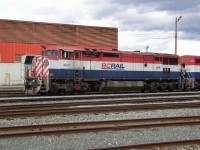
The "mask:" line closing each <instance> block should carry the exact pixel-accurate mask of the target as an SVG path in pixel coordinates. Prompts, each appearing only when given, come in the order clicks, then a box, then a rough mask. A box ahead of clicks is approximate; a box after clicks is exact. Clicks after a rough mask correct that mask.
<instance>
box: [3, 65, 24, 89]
mask: <svg viewBox="0 0 200 150" xmlns="http://www.w3.org/2000/svg"><path fill="white" fill-rule="evenodd" d="M0 68H1V72H0V85H21V84H23V78H22V64H21V63H0Z"/></svg>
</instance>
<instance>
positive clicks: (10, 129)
mask: <svg viewBox="0 0 200 150" xmlns="http://www.w3.org/2000/svg"><path fill="white" fill-rule="evenodd" d="M0 103H1V106H0V119H2V120H3V121H5V120H8V122H9V121H10V122H12V123H11V124H12V125H13V126H2V127H0V138H1V139H5V140H8V139H7V138H9V139H10V138H11V139H15V138H16V137H29V136H36V137H37V136H44V137H45V136H46V137H47V138H48V137H49V136H51V135H63V134H69V135H73V134H76V136H77V135H79V133H83V134H84V133H85V134H88V133H95V134H98V133H99V132H100V131H101V132H100V133H102V134H103V133H104V132H103V131H106V132H105V133H107V131H114V132H115V131H119V132H120V131H121V130H122V131H123V132H124V131H128V132H133V131H134V130H132V129H143V128H146V129H147V130H150V131H151V130H154V129H155V128H158V129H157V131H158V130H160V128H162V129H164V128H165V127H166V128H172V129H173V128H179V127H183V126H184V127H189V128H190V127H194V126H195V127H197V128H198V127H199V125H200V116H198V114H194V115H193V116H192V115H191V116H179V117H162V118H159V117H157V118H152V116H151V118H145V117H147V116H145V117H144V118H143V119H132V117H130V118H128V119H124V118H123V120H121V118H119V119H120V120H112V119H113V118H112V119H111V118H110V119H109V120H106V119H107V117H106V118H104V119H105V120H103V119H102V120H100V119H96V121H82V122H80V120H79V121H78V122H77V120H75V121H73V122H65V121H64V122H65V123H57V124H53V122H51V123H50V124H40V123H38V124H36V125H27V123H25V124H23V125H21V124H20V123H19V122H18V123H17V124H18V125H16V124H13V121H15V118H16V121H17V120H20V118H22V119H23V120H24V119H25V122H26V119H27V121H28V120H29V119H31V118H29V117H32V118H34V117H36V118H41V119H42V118H43V117H40V116H50V115H55V116H61V117H62V116H63V115H64V117H63V118H64V119H66V118H65V117H66V116H67V115H66V114H69V115H71V114H74V115H75V116H77V115H80V114H81V116H83V115H86V116H87V115H88V114H94V115H96V114H109V113H111V114H116V113H118V112H123V113H126V112H137V111H142V112H146V111H149V110H150V111H151V110H164V109H170V111H171V109H178V110H180V109H184V108H200V94H199V93H198V92H186V93H180V92H173V93H166V92H164V93H144V95H143V94H142V93H131V94H116V95H114V94H107V95H101V94H98V95H73V96H53V97H40V96H39V97H22V98H19V97H15V98H0ZM112 112H114V113H112ZM136 114H137V113H136ZM38 116H39V117H38ZM55 116H54V117H55ZM91 116H92V115H91ZM111 116H112V115H111ZM51 117H53V116H50V117H49V118H51ZM45 118H46V117H45ZM136 118H137V117H136ZM139 118H140V117H139ZM59 119H60V118H59ZM85 120H86V119H85ZM91 120H92V119H91ZM94 120H95V119H94ZM97 120H100V121H97ZM61 122H63V121H61ZM32 123H33V122H32ZM43 123H44V122H43ZM8 124H9V123H8ZM8 124H7V125H8ZM2 125H3V123H2ZM19 125H20V126H19ZM148 128H149V129H148ZM56 137H57V136H55V138H56ZM58 137H59V136H58ZM190 139H191V140H188V143H189V144H190V143H191V144H194V143H195V142H197V143H198V142H199V139H192V138H190ZM185 141H187V140H185ZM194 141H195V142H194ZM173 142H174V143H173ZM175 142H177V143H178V141H171V143H172V144H176V143H175ZM169 143H170V141H168V142H160V143H144V144H137V145H126V146H120V147H106V149H131V148H137V149H139V148H140V147H141V148H143V149H145V148H146V149H147V148H149V147H150V148H151V147H155V146H156V145H157V146H159V144H160V145H161V146H164V145H166V146H168V145H167V144H169ZM180 143H181V142H180ZM150 144H152V145H150ZM169 145H170V144H169ZM142 146H143V147H142ZM98 149H100V148H98ZM102 149H103V148H102Z"/></svg>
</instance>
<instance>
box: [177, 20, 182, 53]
mask: <svg viewBox="0 0 200 150" xmlns="http://www.w3.org/2000/svg"><path fill="white" fill-rule="evenodd" d="M181 18H182V16H180V17H179V18H177V17H176V19H175V55H177V30H178V22H179V20H181Z"/></svg>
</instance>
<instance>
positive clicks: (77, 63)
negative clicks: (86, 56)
mask: <svg viewBox="0 0 200 150" xmlns="http://www.w3.org/2000/svg"><path fill="white" fill-rule="evenodd" d="M73 64H74V81H75V82H76V81H77V82H80V81H81V78H82V68H83V67H82V53H81V51H76V50H75V51H74V63H73Z"/></svg>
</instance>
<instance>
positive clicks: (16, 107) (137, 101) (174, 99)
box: [0, 96, 200, 112]
mask: <svg viewBox="0 0 200 150" xmlns="http://www.w3.org/2000/svg"><path fill="white" fill-rule="evenodd" d="M193 99H195V100H200V97H196V96H195V97H180V98H178V99H177V97H172V98H169V97H167V98H162V99H160V98H155V99H145V98H143V99H141V98H140V99H128V100H126V99H125V100H123V99H122V100H120V99H118V100H116V99H114V100H99V101H90V100H88V101H83V102H81V101H79V102H65V103H47V104H26V105H4V106H0V111H1V112H3V111H4V110H5V111H8V110H26V109H42V108H50V107H51V108H55V107H59V108H61V107H72V106H91V105H108V104H140V103H146V102H148V103H159V102H179V101H181V102H183V101H188V100H193Z"/></svg>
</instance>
